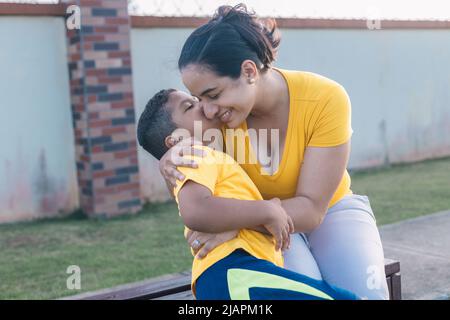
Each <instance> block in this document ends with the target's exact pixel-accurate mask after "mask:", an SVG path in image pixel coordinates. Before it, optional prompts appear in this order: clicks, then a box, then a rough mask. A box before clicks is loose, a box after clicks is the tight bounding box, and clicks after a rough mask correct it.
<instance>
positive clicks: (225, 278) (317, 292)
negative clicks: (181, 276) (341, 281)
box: [195, 249, 359, 300]
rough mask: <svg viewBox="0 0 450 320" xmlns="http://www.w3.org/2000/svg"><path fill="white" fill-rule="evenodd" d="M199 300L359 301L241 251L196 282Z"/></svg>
mask: <svg viewBox="0 0 450 320" xmlns="http://www.w3.org/2000/svg"><path fill="white" fill-rule="evenodd" d="M195 288H196V298H197V299H198V300H359V298H358V297H357V296H356V295H355V294H353V293H351V292H349V291H346V290H344V289H340V288H336V287H333V286H330V285H329V284H328V283H326V282H325V281H323V280H316V279H312V278H309V277H307V276H305V275H302V274H299V273H296V272H293V271H290V270H287V269H284V268H281V267H278V266H276V265H275V264H273V263H272V262H269V261H266V260H261V259H257V258H255V257H254V256H252V255H250V254H248V253H247V252H246V251H244V250H242V249H238V250H236V251H234V252H233V253H231V254H230V255H228V256H227V257H225V258H224V259H222V260H220V261H218V262H216V263H215V264H213V265H212V266H211V267H209V268H208V269H207V270H205V271H204V272H203V273H202V274H201V275H200V277H199V278H198V279H197V281H196V285H195Z"/></svg>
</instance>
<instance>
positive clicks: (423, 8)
mask: <svg viewBox="0 0 450 320" xmlns="http://www.w3.org/2000/svg"><path fill="white" fill-rule="evenodd" d="M0 2H34V3H37V2H39V3H55V2H58V1H57V0H31V1H27V0H25V1H23V0H21V1H14V0H7V1H5V0H0ZM239 2H244V3H245V4H247V6H248V7H249V8H251V9H253V10H254V11H256V13H257V14H258V15H259V16H273V17H299V18H341V19H355V18H380V19H401V20H450V0H276V1H274V0H270V1H269V0H246V1H245V0H240V1H239V0H238V1H231V0H132V5H131V6H130V11H131V12H132V13H133V14H142V15H160V16H210V15H212V14H213V13H214V10H215V9H216V8H217V7H218V6H219V5H222V4H232V5H234V4H237V3H239Z"/></svg>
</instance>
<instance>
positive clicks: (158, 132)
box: [137, 89, 177, 160]
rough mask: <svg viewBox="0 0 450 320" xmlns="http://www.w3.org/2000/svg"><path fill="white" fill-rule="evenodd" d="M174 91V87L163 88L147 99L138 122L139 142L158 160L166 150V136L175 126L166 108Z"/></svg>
mask: <svg viewBox="0 0 450 320" xmlns="http://www.w3.org/2000/svg"><path fill="white" fill-rule="evenodd" d="M175 91H176V90H175V89H165V90H161V91H159V92H158V93H156V94H155V95H154V96H153V97H152V98H151V99H150V100H149V101H148V103H147V105H146V106H145V110H144V111H143V112H142V114H141V116H140V118H139V122H138V127H137V138H138V141H139V144H140V145H141V146H142V148H144V149H145V150H146V151H147V152H149V153H150V154H151V155H153V156H154V157H155V158H156V159H158V160H159V159H161V157H162V156H163V155H164V154H165V153H166V152H167V150H168V148H167V147H166V144H165V139H166V137H167V136H169V135H170V134H172V132H173V131H174V130H175V129H176V128H177V127H176V126H175V124H174V123H173V121H172V114H171V112H169V110H167V108H166V103H167V101H168V100H169V96H170V94H171V93H172V92H175Z"/></svg>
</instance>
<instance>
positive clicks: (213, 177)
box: [174, 149, 219, 203]
mask: <svg viewBox="0 0 450 320" xmlns="http://www.w3.org/2000/svg"><path fill="white" fill-rule="evenodd" d="M203 150H204V151H206V156H205V157H203V158H202V157H197V156H192V155H189V156H184V158H186V159H192V160H195V162H196V163H197V164H198V167H197V168H186V167H178V168H177V169H178V170H179V171H180V172H181V173H183V174H184V176H185V179H184V180H183V181H179V180H177V185H176V187H175V189H174V195H175V199H176V201H177V203H178V193H179V192H180V190H181V188H182V187H183V185H184V184H185V183H186V182H187V181H189V180H192V181H194V182H196V183H198V184H201V185H203V186H205V187H207V188H208V189H209V190H210V191H211V193H213V194H214V190H215V186H216V182H217V178H218V170H219V167H218V164H217V161H215V158H214V155H213V152H212V150H209V149H203Z"/></svg>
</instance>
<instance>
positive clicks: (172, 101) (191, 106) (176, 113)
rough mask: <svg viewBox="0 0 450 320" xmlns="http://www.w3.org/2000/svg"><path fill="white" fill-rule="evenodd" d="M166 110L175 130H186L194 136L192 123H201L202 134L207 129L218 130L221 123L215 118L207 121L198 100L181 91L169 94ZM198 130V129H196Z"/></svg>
mask: <svg viewBox="0 0 450 320" xmlns="http://www.w3.org/2000/svg"><path fill="white" fill-rule="evenodd" d="M166 108H168V110H169V112H171V114H172V121H173V123H174V124H175V125H176V126H177V128H183V129H186V130H188V131H189V132H190V133H191V135H192V136H193V135H194V123H195V122H196V123H197V124H196V125H197V126H199V124H200V123H201V130H202V134H203V133H204V132H205V131H206V130H208V129H220V128H221V126H222V123H221V122H220V120H219V119H218V117H215V118H214V119H208V118H206V117H205V115H204V113H203V110H202V109H201V108H200V106H199V103H198V100H197V99H196V98H194V97H193V96H191V95H189V94H187V93H186V92H183V91H178V90H177V91H174V92H172V93H171V94H170V96H169V100H168V101H167V104H166ZM197 130H198V129H197Z"/></svg>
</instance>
